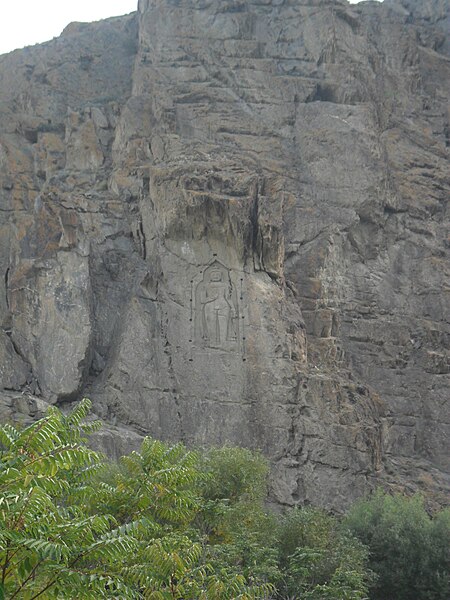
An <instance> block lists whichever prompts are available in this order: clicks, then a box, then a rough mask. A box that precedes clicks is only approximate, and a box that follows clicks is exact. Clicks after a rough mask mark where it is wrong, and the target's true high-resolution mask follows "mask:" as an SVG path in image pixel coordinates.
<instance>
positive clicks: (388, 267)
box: [0, 0, 450, 509]
mask: <svg viewBox="0 0 450 600" xmlns="http://www.w3.org/2000/svg"><path fill="white" fill-rule="evenodd" d="M448 32H449V2H448V0H385V2H384V3H383V4H379V3H377V2H364V3H362V4H359V5H349V4H348V3H347V2H345V0H342V1H341V0H220V1H219V0H140V2H139V7H138V12H137V13H135V14H131V15H129V16H126V17H121V18H114V19H109V20H106V21H103V22H99V23H94V24H71V25H70V26H68V27H67V29H66V30H65V31H64V32H63V34H62V36H61V37H60V38H58V39H55V40H54V41H52V42H48V43H46V44H43V45H41V46H36V47H33V48H26V49H24V50H20V51H15V52H13V53H11V54H8V55H5V56H3V57H0V272H1V277H0V318H1V329H0V387H1V388H2V391H1V392H0V407H1V410H0V416H1V418H2V419H3V420H7V419H12V418H18V419H22V420H25V421H27V420H30V419H32V418H35V417H36V416H38V415H39V414H40V413H41V412H42V410H44V408H45V406H46V405H48V403H58V404H66V403H70V402H73V401H75V400H76V399H77V398H79V397H81V396H82V395H87V396H89V397H90V398H91V399H92V400H93V402H94V406H95V411H96V413H97V414H98V415H99V416H100V417H101V418H103V419H104V420H105V422H106V423H107V424H108V427H107V429H106V430H105V431H104V432H103V434H102V436H101V437H100V438H98V439H97V444H100V445H101V446H102V447H103V448H106V449H107V450H108V451H109V452H110V453H111V454H117V453H121V452H124V451H127V450H129V449H130V448H132V447H133V446H134V445H136V444H137V442H138V441H139V439H140V436H141V435H143V434H146V433H150V434H151V435H154V436H157V437H161V438H164V439H169V440H183V441H184V442H186V443H187V444H190V445H207V444H222V443H226V442H230V443H232V444H240V445H246V446H250V447H255V448H260V449H262V450H263V451H264V452H265V454H266V455H267V456H269V457H270V459H271V461H272V464H273V466H274V468H273V492H272V495H273V499H274V500H276V501H278V502H280V503H286V504H292V503H295V502H298V501H309V502H314V503H319V504H322V505H324V506H327V507H333V508H336V509H341V508H343V507H345V506H346V504H348V502H349V501H351V500H352V499H354V498H355V497H357V496H359V495H361V494H363V493H365V492H367V491H368V490H369V489H370V488H372V487H373V486H375V485H380V484H383V485H390V486H393V487H402V488H406V489H408V490H413V489H423V490H426V491H427V492H428V493H432V494H435V495H436V497H437V499H438V500H439V498H440V496H439V494H442V492H445V490H446V489H447V490H448V484H449V478H448V467H449V464H448V456H449V444H448V434H449V415H448V405H446V401H447V400H448V373H449V359H448V356H449V355H448V349H449V328H448V322H449V314H448V307H449V303H448V301H447V302H446V299H445V291H446V290H448V264H449V263H448V261H446V259H447V258H448V245H447V242H446V240H445V235H446V233H447V232H448V213H447V206H446V200H448V197H449V189H450V177H449V170H448V162H447V160H448V146H449V136H450V133H449V132H450V125H449V122H450V115H449V112H448V110H449V109H448V107H449V103H448V100H449V87H450V43H449V37H448ZM446 286H447V287H446ZM446 406H447V408H446ZM446 473H447V475H446Z"/></svg>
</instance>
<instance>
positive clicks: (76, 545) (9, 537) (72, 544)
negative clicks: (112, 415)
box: [0, 400, 134, 599]
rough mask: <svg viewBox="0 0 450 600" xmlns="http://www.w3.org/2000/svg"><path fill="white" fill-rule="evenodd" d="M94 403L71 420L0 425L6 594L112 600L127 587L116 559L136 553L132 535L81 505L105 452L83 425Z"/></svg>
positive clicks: (0, 540) (0, 558)
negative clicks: (87, 438)
mask: <svg viewBox="0 0 450 600" xmlns="http://www.w3.org/2000/svg"><path fill="white" fill-rule="evenodd" d="M89 408H90V403H89V401H87V400H84V401H83V402H81V403H80V404H79V405H78V407H77V408H76V409H75V411H74V412H73V413H72V414H71V415H69V416H68V417H65V416H64V415H63V414H62V413H61V412H60V411H59V410H57V409H56V408H53V409H52V410H51V411H50V412H49V414H48V416H47V417H45V418H44V419H41V420H40V421H38V422H36V423H34V424H33V425H30V426H29V427H27V428H25V429H23V430H22V431H19V430H18V429H16V428H15V427H13V426H11V425H3V426H2V427H1V428H0V440H1V445H2V452H1V457H0V465H1V471H0V574H1V581H0V590H1V593H2V594H3V597H5V598H11V599H12V598H21V599H34V598H37V597H40V596H42V597H45V598H60V597H67V598H69V597H73V598H75V597H77V598H84V597H86V598H87V597H90V598H92V597H93V596H94V595H95V596H96V597H99V598H102V597H107V595H106V591H107V589H109V590H117V591H118V590H120V589H121V588H122V584H121V582H120V580H118V579H117V578H115V577H114V574H113V573H112V572H111V570H110V565H111V562H112V561H115V560H117V558H118V557H120V556H121V555H123V554H124V553H126V552H132V551H133V548H134V540H133V539H132V538H131V537H129V536H127V535H124V534H123V532H122V531H121V530H120V529H117V523H116V522H115V520H114V519H113V518H111V517H109V516H107V515H92V516H87V515H86V514H85V513H84V512H83V510H82V509H81V508H79V507H78V506H77V503H78V502H80V501H81V500H83V499H85V498H86V497H88V496H89V495H90V494H92V493H93V489H92V487H91V485H90V481H91V480H92V477H93V476H94V475H95V473H96V472H98V470H99V469H100V468H101V458H100V456H99V455H98V454H97V453H95V452H93V451H92V450H89V449H88V448H87V447H86V446H85V445H84V444H83V441H84V437H83V435H84V434H85V433H87V432H91V431H93V430H95V429H96V428H98V426H99V424H98V423H90V424H84V425H83V426H82V425H81V422H82V421H83V419H84V418H85V417H86V416H87V413H88V411H89Z"/></svg>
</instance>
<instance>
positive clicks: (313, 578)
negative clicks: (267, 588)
mask: <svg viewBox="0 0 450 600" xmlns="http://www.w3.org/2000/svg"><path fill="white" fill-rule="evenodd" d="M279 539H280V545H279V548H280V569H281V571H282V573H283V575H284V577H283V583H282V584H281V585H280V598H284V597H289V598H291V597H294V598H296V597H301V598H302V599H303V598H308V599H311V600H322V599H325V598H333V599H341V600H362V599H363V598H366V597H367V589H368V583H369V581H370V579H371V573H370V572H369V571H368V569H367V566H366V565H367V550H366V548H365V547H364V546H363V545H362V544H361V543H360V542H359V541H358V540H357V539H355V538H354V537H353V536H352V535H351V534H349V533H348V532H345V531H342V530H341V528H340V527H339V522H338V520H337V519H336V518H334V517H332V516H331V515H328V514H326V513H325V512H324V511H322V510H320V509H317V508H294V509H291V510H290V511H288V512H287V513H286V514H285V515H284V517H283V518H282V519H281V522H280V525H279Z"/></svg>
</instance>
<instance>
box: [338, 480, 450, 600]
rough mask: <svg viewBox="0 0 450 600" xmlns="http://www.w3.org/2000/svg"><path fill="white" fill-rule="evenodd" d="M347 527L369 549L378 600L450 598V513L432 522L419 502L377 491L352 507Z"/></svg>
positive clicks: (433, 599)
mask: <svg viewBox="0 0 450 600" xmlns="http://www.w3.org/2000/svg"><path fill="white" fill-rule="evenodd" d="M345 525H346V526H347V528H348V529H349V530H350V531H351V532H352V533H353V534H354V535H356V536H357V537H358V538H359V539H360V540H361V542H363V543H364V544H365V545H367V546H368V548H369V550H370V567H371V569H372V570H373V571H374V572H375V573H376V574H377V575H378V579H377V580H376V582H375V584H374V586H373V589H372V595H371V597H372V598H373V599H374V600H447V599H448V598H449V597H450V584H449V574H450V569H449V560H450V555H449V547H450V545H449V542H450V512H449V511H448V510H445V511H442V512H441V513H439V514H437V515H436V516H435V517H434V518H432V517H430V516H429V515H428V514H427V512H426V510H425V508H424V503H423V499H422V498H421V497H419V496H414V497H412V498H406V497H404V496H401V495H395V496H390V495H388V494H385V493H384V492H382V491H378V492H377V493H376V494H375V495H374V496H373V497H371V498H369V499H368V500H362V501H360V502H358V503H357V504H356V505H354V506H353V508H352V509H351V510H350V512H349V514H348V516H347V518H346V519H345Z"/></svg>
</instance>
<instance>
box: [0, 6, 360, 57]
mask: <svg viewBox="0 0 450 600" xmlns="http://www.w3.org/2000/svg"><path fill="white" fill-rule="evenodd" d="M349 1H350V2H351V3H352V4H356V3H357V2H358V1H359V0H349ZM137 3H138V0H0V54H4V53H5V52H10V51H11V50H15V49H16V48H23V47H24V46H31V45H33V44H39V43H41V42H46V41H47V40H51V39H52V38H54V37H57V36H58V35H60V33H61V31H62V30H63V29H64V27H65V26H66V25H68V24H69V23H71V22H72V21H98V20H99V19H106V18H107V17H114V16H117V15H125V14H127V13H130V12H133V11H134V10H136V8H137Z"/></svg>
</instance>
